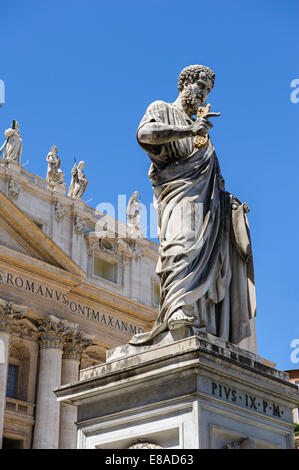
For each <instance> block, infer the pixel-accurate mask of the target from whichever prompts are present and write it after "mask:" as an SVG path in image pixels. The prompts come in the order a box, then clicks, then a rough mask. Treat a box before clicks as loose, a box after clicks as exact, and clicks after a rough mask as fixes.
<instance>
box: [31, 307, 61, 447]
mask: <svg viewBox="0 0 299 470" xmlns="http://www.w3.org/2000/svg"><path fill="white" fill-rule="evenodd" d="M39 324H40V327H39V330H40V363H39V377H38V389H37V403H36V418H35V428H34V440H33V448H34V449H57V448H58V442H59V414H60V406H59V403H58V402H57V399H56V396H55V394H54V393H53V390H54V388H56V387H58V386H59V385H60V384H61V362H62V352H63V344H64V334H65V327H64V325H63V324H62V322H61V321H60V320H59V319H58V318H56V317H54V316H53V315H49V317H48V318H47V319H45V320H40V321H39Z"/></svg>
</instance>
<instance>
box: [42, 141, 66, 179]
mask: <svg viewBox="0 0 299 470" xmlns="http://www.w3.org/2000/svg"><path fill="white" fill-rule="evenodd" d="M57 153H58V147H56V145H52V147H51V150H50V152H49V153H48V155H47V162H48V169H47V177H46V179H47V181H48V183H55V184H57V183H58V184H62V183H63V182H64V172H63V171H62V170H61V169H60V166H61V159H60V158H59V157H58V155H57Z"/></svg>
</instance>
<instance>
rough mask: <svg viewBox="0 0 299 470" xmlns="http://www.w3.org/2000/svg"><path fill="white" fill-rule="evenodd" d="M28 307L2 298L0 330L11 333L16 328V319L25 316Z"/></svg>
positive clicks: (0, 301)
mask: <svg viewBox="0 0 299 470" xmlns="http://www.w3.org/2000/svg"><path fill="white" fill-rule="evenodd" d="M26 310H27V307H26V306H25V305H18V304H15V303H13V302H8V301H6V300H3V299H0V332H4V333H8V334H9V333H11V332H12V331H13V330H14V327H15V325H14V320H19V319H20V318H23V317H24V313H25V312H26Z"/></svg>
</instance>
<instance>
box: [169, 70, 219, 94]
mask: <svg viewBox="0 0 299 470" xmlns="http://www.w3.org/2000/svg"><path fill="white" fill-rule="evenodd" d="M201 72H204V73H206V74H207V76H208V77H209V79H210V80H211V81H212V82H213V86H214V82H215V72H213V70H211V69H210V68H209V67H206V66H205V65H189V66H188V67H185V68H184V69H183V70H182V71H181V73H180V76H179V81H178V89H179V91H182V90H183V88H184V86H185V84H186V82H187V83H194V82H195V80H197V78H198V75H199V74H200V73H201Z"/></svg>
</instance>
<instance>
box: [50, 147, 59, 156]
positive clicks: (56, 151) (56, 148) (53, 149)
mask: <svg viewBox="0 0 299 470" xmlns="http://www.w3.org/2000/svg"><path fill="white" fill-rule="evenodd" d="M51 152H53V153H55V155H56V154H57V153H58V147H56V145H52V147H51Z"/></svg>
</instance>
